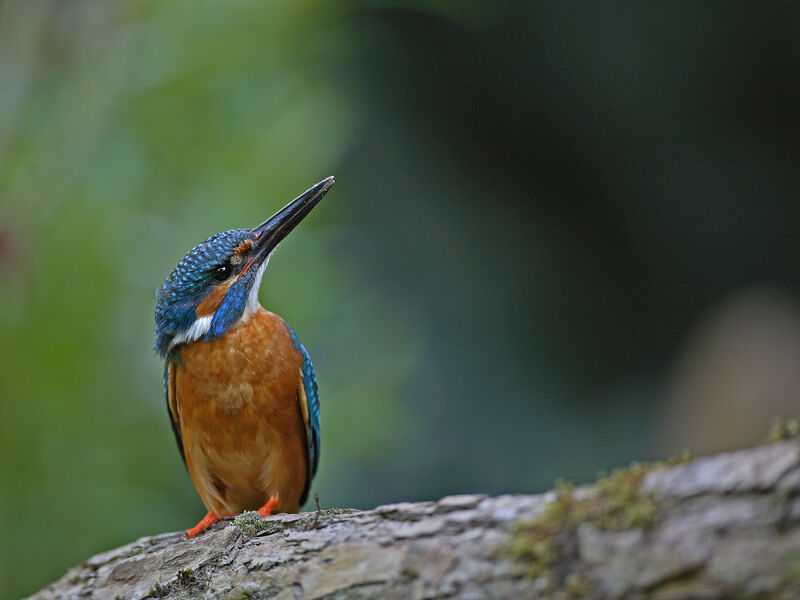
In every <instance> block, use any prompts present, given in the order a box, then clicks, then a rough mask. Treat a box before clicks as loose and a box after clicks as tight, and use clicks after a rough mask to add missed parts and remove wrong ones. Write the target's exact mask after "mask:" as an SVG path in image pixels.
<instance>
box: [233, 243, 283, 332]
mask: <svg viewBox="0 0 800 600" xmlns="http://www.w3.org/2000/svg"><path fill="white" fill-rule="evenodd" d="M272 252H275V250H273V251H272ZM272 252H270V253H269V254H268V255H267V258H265V259H264V262H263V263H261V266H260V267H258V272H257V273H256V277H255V279H254V281H253V287H251V288H250V294H249V295H248V296H247V304H246V305H245V307H244V312H243V313H242V318H241V319H239V323H244V322H245V321H247V320H248V319H249V318H250V317H252V316H253V315H254V314H255V313H256V312H258V309H259V308H261V304H259V302H258V291H259V289H261V278H262V277H264V271H265V270H266V269H267V264H268V263H269V259H270V258H271V257H272Z"/></svg>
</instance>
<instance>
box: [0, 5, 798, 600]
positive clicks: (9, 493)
mask: <svg viewBox="0 0 800 600" xmlns="http://www.w3.org/2000/svg"><path fill="white" fill-rule="evenodd" d="M798 83H800V14H798V11H797V8H796V5H794V4H792V3H784V4H781V3H771V4H770V5H769V7H761V8H755V7H754V6H750V7H748V6H746V5H743V4H742V5H739V4H738V3H728V2H717V3H713V2H709V3H703V4H701V5H698V4H696V3H690V2H686V3H679V2H677V3H669V4H664V5H661V6H659V7H655V6H645V5H632V4H620V5H619V6H611V5H608V4H607V3H606V4H590V3H583V4H573V3H569V2H567V3H561V2H552V3H549V2H542V3H539V2H522V1H520V2H512V1H505V2H491V3H490V2H486V3H473V4H470V6H469V8H465V6H464V3H457V2H430V3H428V2H420V1H418V0H417V1H411V0H409V1H405V2H404V1H402V0H396V1H391V0H381V1H374V2H370V1H366V0H365V1H362V2H356V1H352V2H323V1H322V0H300V1H297V0H295V1H288V0H287V1H281V2H252V1H244V0H237V1H233V2H219V1H210V0H208V1H203V2H196V1H189V0H174V1H170V2H161V1H155V0H149V1H145V0H134V1H121V0H118V1H107V0H105V1H101V0H83V1H77V2H69V3H67V2H58V1H55V0H51V1H45V0H30V1H26V2H22V1H5V2H0V275H2V280H3V283H2V285H1V286H0V307H1V308H2V310H0V339H1V340H2V342H3V343H2V346H0V359H2V360H0V433H1V434H2V435H1V436H0V456H2V457H3V458H4V461H3V467H2V469H1V470H0V597H3V598H6V597H12V598H13V597H18V596H20V595H21V594H24V593H29V592H32V591H34V590H35V589H36V588H37V586H41V585H43V584H45V583H46V582H47V581H49V580H51V579H53V578H54V577H56V576H58V575H60V573H61V572H63V570H64V569H65V568H66V567H67V566H68V565H70V564H72V563H75V562H77V561H79V560H82V559H83V558H86V557H87V556H88V555H90V554H92V553H94V552H98V551H101V550H104V549H107V548H109V547H112V546H116V545H119V544H121V543H124V542H126V541H129V540H130V539H132V538H134V537H136V536H140V535H146V534H154V533H158V532H161V531H165V530H176V529H180V528H184V527H187V526H189V525H191V524H193V523H194V521H195V520H197V519H198V518H199V517H200V516H202V512H203V511H202V507H201V505H200V502H199V501H198V499H197V498H196V496H195V494H194V491H193V489H192V487H191V484H190V482H189V480H188V477H187V476H186V474H185V472H184V470H183V465H182V464H181V462H180V459H179V456H178V453H177V452H176V450H175V448H174V442H173V440H172V435H171V432H170V430H169V424H168V421H167V418H166V414H165V407H164V400H163V396H162V390H161V365H160V364H159V361H158V360H157V359H156V357H155V356H154V354H153V352H152V343H153V331H152V329H153V322H152V311H153V307H154V297H153V291H154V289H155V288H156V287H157V286H158V285H159V284H160V282H161V281H162V280H163V279H164V277H165V276H166V275H167V273H168V272H169V269H170V268H171V267H172V265H173V264H174V263H175V262H177V260H178V259H179V258H180V257H181V256H182V254H183V253H184V252H185V251H186V250H188V249H189V248H190V247H191V246H192V245H193V244H194V243H196V242H198V241H200V240H201V239H203V238H204V237H206V236H208V235H211V234H213V233H215V232H217V231H221V230H223V229H228V228H231V227H241V226H248V225H254V224H256V223H258V222H260V221H261V220H262V219H264V218H265V217H267V216H269V215H270V214H272V213H273V212H274V211H275V210H276V209H277V208H279V207H280V206H282V205H283V204H285V203H286V202H287V201H289V200H290V199H292V198H293V197H294V196H296V195H297V194H298V193H300V192H301V191H303V190H304V189H305V188H306V187H308V186H310V185H311V184H313V183H315V182H316V181H318V180H320V179H322V178H323V177H325V176H327V175H329V174H334V175H335V176H336V177H337V185H336V187H335V188H334V190H333V191H332V193H331V194H330V195H329V196H328V197H326V199H325V201H324V202H323V203H322V204H321V205H320V206H319V208H317V209H316V210H315V212H314V213H313V214H312V215H311V216H310V217H309V218H308V219H307V221H306V222H304V223H303V225H302V227H301V228H299V229H298V230H297V232H296V233H294V234H293V235H292V236H290V237H289V238H287V240H286V241H285V242H284V243H283V244H282V248H281V250H279V251H278V253H276V256H275V258H274V260H273V261H272V262H271V264H270V267H269V271H268V274H267V276H266V277H265V282H264V285H263V288H262V293H261V300H262V303H263V304H264V305H265V306H267V307H268V308H270V309H271V310H274V311H275V312H277V313H279V314H281V315H282V316H284V317H285V318H287V320H289V321H290V322H291V323H292V325H293V327H294V328H295V330H296V331H297V332H298V335H299V336H300V337H301V339H302V340H303V342H304V343H305V344H306V346H307V347H308V348H309V350H310V352H311V355H312V358H313V359H314V362H315V366H316V368H317V372H318V376H319V382H320V388H321V395H322V405H323V406H322V418H323V450H322V462H321V467H320V474H319V476H318V479H317V482H316V483H315V487H314V490H315V491H317V492H318V493H319V494H320V498H321V501H322V504H323V506H345V505H349V506H356V507H369V506H372V505H374V504H375V503H379V502H389V501H398V500H414V499H425V498H433V497H437V496H441V495H444V494H447V493H457V492H467V491H484V492H490V493H501V492H530V491H536V490H540V489H542V488H544V487H547V486H549V482H550V481H552V480H553V479H554V478H555V477H556V476H564V477H567V478H570V479H578V480H581V479H586V478H588V477H591V476H592V475H593V474H594V472H595V471H597V470H598V469H601V468H609V467H613V466H615V465H616V464H620V463H623V462H626V461H628V460H631V459H633V458H638V459H646V458H651V457H652V455H653V454H654V453H655V452H656V450H655V449H654V444H653V440H652V438H653V436H655V435H656V434H657V432H658V430H659V427H660V420H659V414H660V412H659V411H660V410H661V406H662V404H663V403H664V402H665V401H666V400H665V398H666V397H667V396H668V394H667V392H666V391H665V390H666V388H667V387H668V386H667V381H668V379H669V373H670V370H671V365H672V363H673V361H674V360H675V356H676V355H677V354H679V353H680V352H681V348H682V344H683V343H684V342H683V340H684V339H685V337H686V336H687V334H688V333H689V332H690V331H691V330H692V327H693V324H694V323H695V322H696V321H697V320H698V319H701V318H702V315H703V314H705V312H706V311H707V310H709V309H710V308H711V307H713V306H714V305H715V303H716V302H718V301H719V300H720V299H721V298H724V297H726V296H727V295H728V294H731V293H735V292H736V290H739V289H743V288H746V287H747V286H753V285H758V286H764V285H767V286H770V287H771V288H774V289H777V290H779V292H780V293H781V294H784V295H786V296H787V297H788V298H789V300H788V301H787V306H790V307H791V308H790V309H787V311H788V312H789V313H791V312H792V311H795V308H796V306H795V305H796V302H795V298H796V295H797V293H798V281H800V265H799V264H798V263H799V262H800V259H799V258H798V257H800V208H799V207H800V202H798V200H797V199H798V197H800V196H799V195H798V192H800V168H798V165H800V143H799V142H798V139H800V136H799V135H798V133H799V132H800V115H798V112H797V102H796V90H797V89H798ZM792 314H794V313H792ZM788 394H789V397H797V396H792V394H797V389H796V388H792V389H790V390H789V391H788ZM754 397H755V398H756V399H758V396H757V395H756V396H754ZM797 399H798V401H800V397H797ZM718 421H719V422H720V423H721V425H720V426H722V427H724V425H725V415H724V414H721V415H719V419H718ZM712 429H713V423H709V430H712ZM668 445H669V444H667V446H668ZM673 450H680V448H674V449H673Z"/></svg>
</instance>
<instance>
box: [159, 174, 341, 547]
mask: <svg viewBox="0 0 800 600" xmlns="http://www.w3.org/2000/svg"><path fill="white" fill-rule="evenodd" d="M333 184H334V178H333V177H328V178H326V179H324V180H322V181H320V182H319V183H317V184H316V185H314V186H313V187H311V188H310V189H308V190H307V191H305V192H304V193H303V194H301V195H300V196H298V197H297V198H295V199H294V200H293V201H292V202H290V203H289V204H287V205H286V206H284V207H283V208H282V209H281V210H279V211H278V212H277V213H276V214H275V215H273V216H272V217H270V218H269V219H267V220H266V221H264V222H263V223H261V224H260V225H258V226H256V227H254V228H252V229H231V230H228V231H223V232H221V233H217V234H216V235H213V236H211V237H210V238H208V239H207V240H205V241H203V242H200V243H199V244H197V245H196V246H195V247H194V248H192V249H191V250H190V251H189V252H188V253H187V254H186V256H184V257H183V258H182V259H181V260H180V261H179V262H178V264H177V265H176V266H175V267H174V268H173V269H172V271H171V272H170V274H169V276H168V277H167V279H166V280H165V281H164V283H163V284H162V285H161V287H159V288H158V290H157V291H156V309H155V322H156V327H155V330H156V342H155V346H154V348H155V351H156V353H157V354H158V355H159V356H160V357H161V358H162V359H164V380H163V383H164V394H165V397H166V402H167V414H168V415H169V419H170V422H171V424H172V431H173V433H174V434H175V440H176V442H177V444H178V451H179V452H180V455H181V457H182V458H183V462H184V464H185V466H186V469H187V470H188V472H189V477H190V478H191V480H192V483H193V484H194V487H195V490H196V491H197V494H198V495H199V496H200V500H201V501H202V502H203V504H204V505H205V508H206V510H207V511H208V514H206V516H205V517H204V518H203V519H202V520H201V521H200V522H199V523H198V524H197V525H195V526H194V527H192V528H190V529H188V530H186V532H185V536H186V537H193V536H195V535H197V534H199V533H201V532H202V531H205V530H206V529H207V528H208V527H210V526H211V524H213V523H214V522H216V521H217V520H219V519H220V518H222V517H227V516H233V515H238V514H240V513H242V512H245V511H251V510H257V511H258V513H259V515H261V516H262V517H266V516H269V515H270V514H273V513H277V512H287V513H292V512H293V513H296V512H298V511H299V510H300V507H301V506H302V505H303V504H304V503H305V501H306V500H307V498H308V494H309V490H310V487H311V481H312V480H313V478H314V476H315V475H316V472H317V466H318V465H319V457H320V411H319V394H318V390H317V381H316V377H315V375H314V367H313V365H312V364H311V358H310V357H309V355H308V352H307V351H306V349H305V347H304V346H303V345H302V344H301V343H300V341H299V340H298V339H297V335H296V334H295V332H294V330H293V329H292V328H291V327H290V326H289V325H288V323H286V321H284V320H283V319H282V318H281V317H279V316H278V315H276V314H274V313H272V312H270V311H268V310H267V309H265V308H264V307H263V306H261V304H260V303H259V299H258V292H259V288H260V286H261V280H262V277H263V275H264V271H265V269H266V268H267V264H268V263H269V259H270V257H271V256H272V253H273V252H274V251H275V248H276V247H277V245H278V244H279V243H280V242H281V241H282V240H283V239H284V238H285V237H286V236H287V235H288V234H289V233H290V232H291V231H292V230H293V229H294V228H295V227H296V226H297V225H298V223H300V221H302V220H303V218H305V216H306V215H308V214H309V212H311V210H312V209H313V208H314V207H315V206H316V205H317V204H318V203H319V201H320V200H321V199H322V197H323V196H325V194H326V193H327V192H328V190H330V189H331V187H332V186H333Z"/></svg>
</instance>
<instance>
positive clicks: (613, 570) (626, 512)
mask: <svg viewBox="0 0 800 600" xmlns="http://www.w3.org/2000/svg"><path fill="white" fill-rule="evenodd" d="M238 522H239V524H238V525H237V524H235V523H234V522H232V521H231V520H226V521H223V522H221V523H219V524H217V525H215V526H214V527H212V529H211V530H210V531H208V532H206V533H204V534H201V535H200V536H198V537H196V538H194V539H191V540H183V539H181V535H180V534H178V533H166V534H162V535H158V536H155V537H145V538H142V539H140V540H137V541H136V542H134V543H132V544H129V545H127V546H123V547H121V548H118V549H116V550H111V551H110V552H105V553H103V554H98V555H97V556H94V557H92V558H90V559H89V560H88V561H86V562H85V563H83V564H82V565H80V566H78V567H75V568H74V569H72V570H71V571H69V572H68V573H67V574H66V575H65V576H64V577H63V578H62V579H60V580H59V581H57V582H55V583H53V584H51V585H49V586H48V587H46V588H45V589H43V590H42V591H40V592H39V593H38V594H36V595H34V596H32V598H36V599H39V600H46V599H48V600H49V599H54V598H98V599H109V600H113V599H116V598H120V599H125V600H132V599H135V598H202V599H204V598H220V599H237V600H239V599H241V600H244V599H256V598H281V599H297V598H307V599H312V598H575V597H582V598H658V599H661V600H666V599H683V598H703V599H711V598H731V597H735V598H787V599H788V598H800V445H798V443H797V441H794V440H789V441H781V442H778V443H774V444H770V445H766V446H760V447H756V448H752V449H749V450H742V451H739V452H733V453H728V454H720V455H716V456H711V457H706V458H700V459H696V460H692V461H689V462H684V463H681V464H678V465H675V466H669V467H654V468H642V467H634V468H632V469H628V470H625V471H620V472H618V473H617V474H615V475H612V476H610V477H609V478H607V479H606V480H604V481H601V482H600V483H599V484H598V485H595V486H588V487H586V488H579V489H578V490H574V491H573V490H570V489H569V488H568V487H565V486H561V487H560V488H559V490H558V491H554V492H548V493H546V494H542V495H537V496H522V495H518V496H512V495H509V496H500V497H496V498H489V497H486V496H479V495H474V496H473V495H470V496H451V497H447V498H443V499H442V500H440V501H439V502H422V503H413V504H412V503H401V504H392V505H387V506H379V507H378V508H376V509H374V510H368V511H355V510H342V511H338V510H331V511H322V512H321V513H313V512H312V513H304V514H301V515H278V516H275V517H270V518H268V519H264V520H260V519H257V518H254V516H253V515H252V514H247V515H245V516H244V517H243V518H239V519H238Z"/></svg>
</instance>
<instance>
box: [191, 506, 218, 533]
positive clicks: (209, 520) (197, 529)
mask: <svg viewBox="0 0 800 600" xmlns="http://www.w3.org/2000/svg"><path fill="white" fill-rule="evenodd" d="M217 521H219V517H218V516H217V515H215V514H214V513H213V512H211V511H209V512H208V514H207V515H206V516H205V517H203V520H202V521H200V522H199V523H198V524H197V525H195V526H194V527H192V528H191V529H187V530H186V533H184V535H185V536H186V537H187V538H190V537H194V536H196V535H197V534H198V533H202V532H203V531H205V530H206V529H208V528H209V527H211V525H212V524H213V523H216V522H217Z"/></svg>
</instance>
